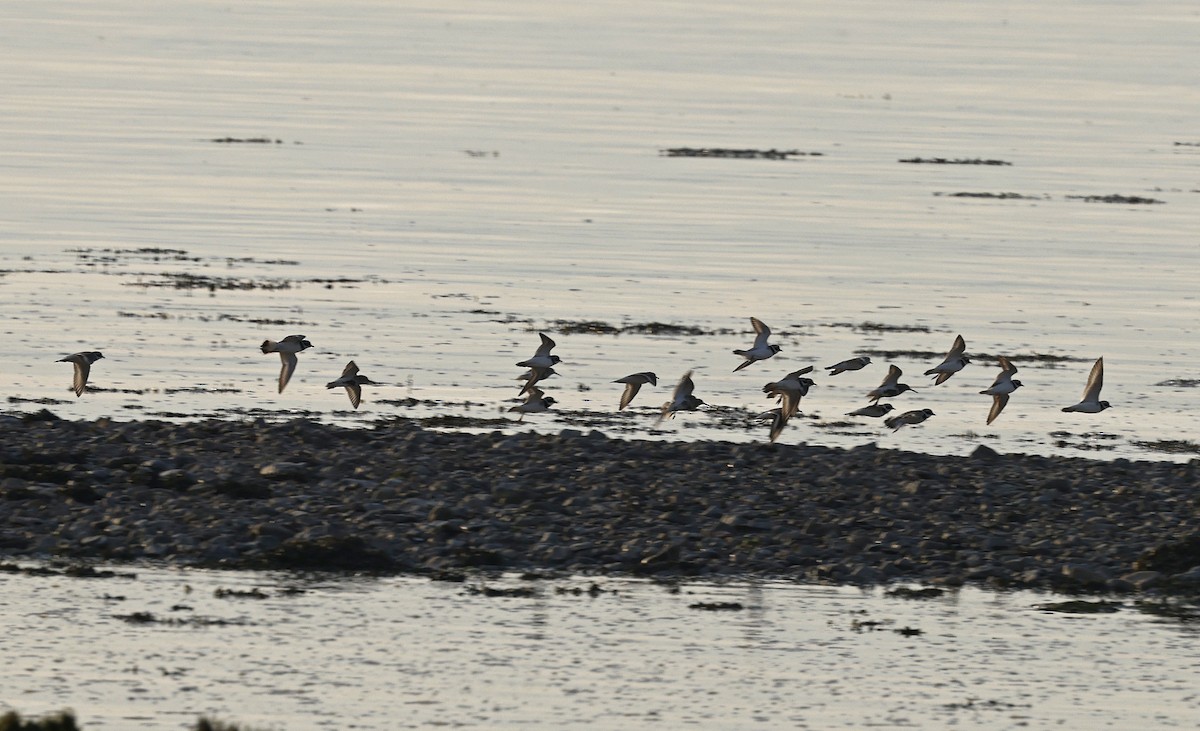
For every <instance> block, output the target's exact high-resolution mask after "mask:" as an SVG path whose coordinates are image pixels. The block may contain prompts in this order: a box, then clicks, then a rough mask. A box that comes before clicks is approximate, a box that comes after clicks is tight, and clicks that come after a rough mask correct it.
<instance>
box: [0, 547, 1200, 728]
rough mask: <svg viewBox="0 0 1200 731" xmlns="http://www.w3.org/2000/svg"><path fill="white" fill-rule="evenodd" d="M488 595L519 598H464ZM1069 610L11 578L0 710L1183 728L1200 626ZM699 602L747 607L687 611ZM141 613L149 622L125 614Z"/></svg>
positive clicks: (860, 598)
mask: <svg viewBox="0 0 1200 731" xmlns="http://www.w3.org/2000/svg"><path fill="white" fill-rule="evenodd" d="M120 570H122V571H124V569H120ZM593 583H594V585H595V586H597V587H598V588H599V590H600V591H599V592H598V593H596V594H595V595H589V594H588V593H587V590H588V589H589V588H590V587H591V586H593ZM483 587H487V588H491V589H496V590H514V589H516V590H521V589H526V590H532V592H533V595H532V596H529V597H499V596H498V597H485V596H480V595H477V594H472V593H471V590H472V589H480V588H483ZM577 591H582V592H583V593H575V592H577ZM218 592H223V593H225V594H226V595H225V596H218V595H217V593H218ZM230 592H242V593H248V592H257V594H258V595H260V598H250V597H247V596H236V595H230ZM1061 599H1062V597H1053V596H1047V595H1041V594H1036V593H1032V592H1015V593H1003V594H995V593H988V592H983V591H979V590H975V589H963V590H961V591H957V592H953V593H948V594H945V595H943V596H941V597H939V598H935V599H923V600H912V599H900V598H895V597H888V596H884V595H883V594H882V593H881V592H880V591H876V590H873V591H860V590H858V589H851V588H834V587H816V586H796V585H791V584H783V583H732V584H728V585H712V584H700V583H696V584H682V585H680V586H679V587H678V590H677V591H675V590H672V589H671V588H670V587H668V586H664V585H658V584H654V583H650V582H644V581H632V580H605V579H598V580H595V581H593V580H592V579H585V578H561V579H552V580H547V581H540V582H528V581H521V580H518V579H516V578H514V577H507V578H495V579H493V580H490V581H487V582H486V583H485V582H481V581H477V580H476V581H470V582H468V583H466V584H453V583H444V582H442V583H437V582H431V581H428V580H425V579H406V578H394V579H377V580H373V579H344V580H337V579H311V580H305V579H302V578H294V577H287V576H284V575H278V574H254V573H228V572H227V573H221V572H206V571H197V570H186V571H173V570H162V569H147V568H138V569H136V579H128V578H112V579H77V578H76V579H71V578H64V577H61V576H59V577H47V576H27V575H19V574H16V575H14V574H6V575H0V618H2V621H3V624H4V626H5V627H6V628H8V631H7V632H6V638H5V641H4V648H5V658H6V660H7V662H5V663H4V665H3V667H0V687H2V688H4V695H3V697H0V701H2V703H0V708H2V707H3V705H4V704H8V705H11V706H13V707H15V708H17V709H18V710H19V711H20V712H21V713H22V714H24V715H36V714H41V713H45V712H50V711H54V710H59V709H62V708H64V707H71V708H74V710H75V712H76V714H77V715H78V717H79V719H80V721H81V722H83V723H84V725H85V727H86V728H89V729H169V728H178V729H183V728H187V727H188V725H189V724H191V723H194V722H195V718H196V717H197V716H198V715H200V714H208V715H209V716H210V717H211V716H216V717H220V718H223V719H226V720H236V721H238V722H241V723H244V724H247V725H252V726H254V727H256V728H271V729H284V728H287V729H301V728H313V729H318V728H360V729H392V728H430V727H434V726H448V727H452V728H530V727H539V728H565V727H584V728H681V727H684V726H686V727H689V728H701V729H707V728H711V729H727V728H744V727H749V726H756V725H762V726H764V727H774V728H777V727H781V726H783V727H787V728H813V729H860V728H866V727H872V726H878V727H887V728H903V727H912V728H948V727H955V726H965V727H970V728H981V729H1009V728H1030V727H1031V728H1047V727H1054V728H1063V729H1095V728H1192V727H1193V726H1194V724H1195V718H1196V715H1197V713H1200V695H1198V694H1197V692H1196V688H1197V684H1196V683H1197V680H1198V679H1200V668H1198V667H1197V664H1196V659H1195V653H1194V652H1193V649H1194V645H1195V641H1196V632H1195V627H1193V626H1191V625H1189V624H1180V623H1178V622H1177V621H1174V620H1160V619H1155V618H1153V617H1151V616H1148V615H1145V614H1141V613H1139V612H1137V611H1135V610H1134V609H1133V608H1132V602H1130V603H1127V604H1125V606H1124V608H1123V609H1121V610H1119V611H1118V612H1116V613H1112V614H1088V615H1081V614H1062V613H1051V612H1044V611H1040V610H1038V609H1037V606H1038V605H1040V604H1043V603H1046V602H1055V601H1059V600H1061ZM701 603H708V604H710V605H712V604H718V603H729V604H739V605H741V609H728V610H703V609H698V608H693V607H692V605H695V604H701ZM136 613H148V614H149V615H150V616H151V617H153V618H154V619H155V620H157V621H156V622H150V623H131V622H128V621H124V620H122V619H120V617H122V616H129V615H133V614H136ZM172 622H173V623H172Z"/></svg>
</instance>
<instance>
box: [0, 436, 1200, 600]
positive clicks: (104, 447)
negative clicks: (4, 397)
mask: <svg viewBox="0 0 1200 731" xmlns="http://www.w3.org/2000/svg"><path fill="white" fill-rule="evenodd" d="M1198 464H1200V460H1192V461H1191V462H1189V463H1185V464H1179V463H1171V462H1140V461H1139V462H1131V461H1128V460H1121V459H1118V460H1114V461H1103V462H1102V461H1093V460H1086V459H1078V458H1060V457H1043V456H1033V455H1020V454H1013V455H1001V454H997V453H996V452H994V451H992V450H990V449H988V448H987V447H982V446H981V447H978V448H976V450H975V451H974V452H973V453H972V454H971V455H970V456H969V457H946V456H936V455H927V454H917V453H911V452H903V451H894V450H885V449H878V448H876V447H874V446H873V445H868V446H864V447H858V448H855V449H848V450H847V449H831V448H825V447H814V446H805V445H798V446H791V445H768V444H732V443H726V442H709V441H698V442H654V441H624V440H616V439H609V438H607V437H606V436H605V435H603V434H602V433H600V432H595V431H593V432H590V433H584V432H582V431H578V430H572V429H568V430H564V431H562V432H561V433H558V434H536V433H529V432H523V433H517V434H504V433H500V432H492V433H486V434H477V433H467V432H439V431H432V430H428V429H425V428H422V427H421V426H420V425H419V424H417V423H415V422H412V421H408V420H399V419H398V420H395V421H389V422H384V423H380V424H379V425H377V426H375V427H374V428H341V427H336V426H330V425H325V424H320V423H315V422H311V421H307V420H295V421H288V422H283V423H267V422H263V421H242V422H237V421H202V422H194V423H184V424H177V423H165V422H154V421H143V422H122V421H114V420H109V419H99V420H97V421H91V422H77V421H64V420H59V419H57V418H56V417H54V415H53V414H50V413H48V412H42V413H41V414H38V415H26V416H24V417H19V416H12V415H5V416H0V556H5V557H8V559H10V560H11V559H14V558H18V557H20V558H31V559H40V560H46V559H50V560H64V561H67V562H81V561H82V562H91V561H103V562H131V563H136V562H145V561H153V562H160V563H167V564H172V565H180V566H208V567H219V568H230V569H294V570H305V571H307V570H335V571H372V572H389V573H421V574H432V575H440V576H453V575H455V574H462V573H467V572H471V571H477V570H484V571H530V572H539V571H542V572H564V573H565V572H571V573H579V574H587V575H643V576H654V577H657V578H663V579H668V578H672V577H702V578H709V579H719V578H724V577H729V578H733V577H737V578H748V577H764V578H767V577H769V578H784V579H792V580H796V581H803V582H820V583H837V584H861V585H875V584H892V583H899V582H918V583H923V584H934V585H948V586H957V585H961V584H963V583H971V584H980V585H987V586H993V587H1015V588H1020V587H1025V588H1042V589H1054V590H1060V591H1125V592H1136V591H1149V592H1152V593H1170V594H1196V593H1200V491H1198V490H1197V472H1198V470H1197V465H1198Z"/></svg>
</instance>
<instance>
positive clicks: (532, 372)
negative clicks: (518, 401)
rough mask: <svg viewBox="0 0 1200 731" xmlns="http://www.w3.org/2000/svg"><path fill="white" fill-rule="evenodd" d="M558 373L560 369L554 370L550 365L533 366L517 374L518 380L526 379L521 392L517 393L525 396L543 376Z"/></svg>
mask: <svg viewBox="0 0 1200 731" xmlns="http://www.w3.org/2000/svg"><path fill="white" fill-rule="evenodd" d="M557 375H558V371H556V370H554V369H553V368H552V367H550V366H545V367H542V366H532V367H530V369H529V370H527V371H525V372H524V373H522V374H521V375H519V376H517V380H518V381H525V385H524V386H522V387H521V392H520V393H518V394H517V395H518V396H524V395H525V394H527V393H529V389H531V388H533V387H534V386H536V385H537V383H538V381H541V380H542V379H543V378H549V377H550V376H557Z"/></svg>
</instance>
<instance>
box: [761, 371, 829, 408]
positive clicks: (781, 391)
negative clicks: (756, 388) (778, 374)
mask: <svg viewBox="0 0 1200 731" xmlns="http://www.w3.org/2000/svg"><path fill="white" fill-rule="evenodd" d="M812 370H813V367H812V366H805V367H804V368H801V369H800V370H798V371H792V372H791V373H789V374H787V375H786V376H784V377H783V378H781V379H779V380H778V381H772V382H771V383H768V384H767V385H765V386H763V389H762V390H763V393H765V394H767V397H768V398H775V399H778V400H779V402H780V405H781V406H782V407H783V413H784V414H785V418H787V419H790V418H791V417H793V416H795V415H796V410H797V409H799V407H800V399H802V398H803V397H805V396H807V395H808V389H810V388H812V387H813V386H815V385H816V382H815V381H813V379H811V378H804V375H805V374H806V373H812Z"/></svg>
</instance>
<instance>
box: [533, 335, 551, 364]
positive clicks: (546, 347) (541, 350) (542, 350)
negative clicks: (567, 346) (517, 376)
mask: <svg viewBox="0 0 1200 731" xmlns="http://www.w3.org/2000/svg"><path fill="white" fill-rule="evenodd" d="M538 335H540V336H541V338H542V344H541V345H539V346H538V349H537V353H535V354H534V356H533V357H535V358H540V357H544V356H547V355H550V351H551V350H553V349H554V346H555V344H556V343H555V342H554V341H553V340H551V339H550V338H549V337H547V335H546V333H538Z"/></svg>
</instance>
